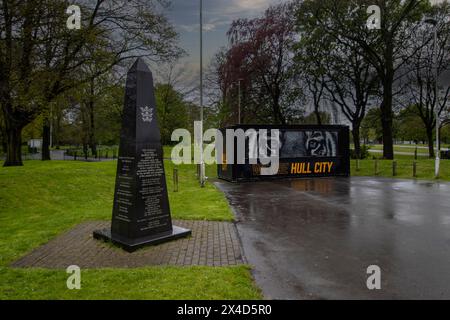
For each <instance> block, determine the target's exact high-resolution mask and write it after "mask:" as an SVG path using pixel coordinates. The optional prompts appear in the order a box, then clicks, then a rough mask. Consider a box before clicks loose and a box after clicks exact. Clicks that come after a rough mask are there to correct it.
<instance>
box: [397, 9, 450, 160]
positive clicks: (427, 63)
mask: <svg viewBox="0 0 450 320" xmlns="http://www.w3.org/2000/svg"><path fill="white" fill-rule="evenodd" d="M431 17H432V18H434V19H435V20H436V22H437V25H436V26H433V25H429V24H423V26H422V27H420V28H418V29H417V30H416V33H415V36H414V37H413V38H411V39H410V41H411V43H410V49H409V50H410V51H412V52H414V55H413V56H412V57H411V58H410V59H409V63H408V65H407V66H406V67H405V68H404V69H405V73H406V75H405V76H404V77H403V78H402V79H400V82H401V83H402V86H403V90H402V94H401V95H400V96H399V99H397V101H398V102H399V103H400V104H402V105H405V106H406V107H409V106H411V105H412V106H414V111H415V113H416V115H417V116H419V117H420V119H421V120H422V124H423V126H424V128H425V130H426V136H427V142H428V152H429V156H430V157H431V158H433V157H434V156H435V152H434V145H433V142H434V134H433V131H434V130H436V110H437V111H438V114H439V116H440V117H442V116H443V115H444V113H445V111H446V106H447V102H448V101H449V98H450V84H449V83H447V82H445V81H443V79H442V75H443V74H444V73H446V72H447V73H448V72H450V25H449V21H448V19H449V17H450V4H449V3H448V2H444V3H442V4H440V5H438V6H436V7H434V8H433V14H432V15H430V18H431ZM435 27H436V28H437V34H438V38H437V40H438V42H437V46H438V49H439V50H438V51H437V56H435V43H434V39H433V35H434V28H435ZM435 61H436V62H437V64H436V66H435ZM436 67H437V75H438V79H436ZM436 81H437V82H438V87H436V85H435V84H436ZM436 89H437V90H436Z"/></svg>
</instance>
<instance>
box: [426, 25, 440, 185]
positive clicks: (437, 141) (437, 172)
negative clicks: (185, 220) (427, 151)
mask: <svg viewBox="0 0 450 320" xmlns="http://www.w3.org/2000/svg"><path fill="white" fill-rule="evenodd" d="M424 22H425V23H428V24H431V25H433V26H434V59H433V60H434V81H435V83H434V85H435V92H436V97H435V100H436V103H435V106H434V111H435V113H436V162H435V166H434V168H435V171H434V175H435V177H436V178H439V171H440V162H441V158H440V157H441V155H440V153H441V150H440V143H439V138H440V137H439V127H440V124H439V122H440V119H439V99H438V96H439V93H438V92H439V91H438V73H439V70H438V54H439V51H438V41H437V27H438V22H437V20H436V19H433V18H429V19H426V20H425V21H424Z"/></svg>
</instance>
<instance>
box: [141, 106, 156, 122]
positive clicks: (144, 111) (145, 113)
mask: <svg viewBox="0 0 450 320" xmlns="http://www.w3.org/2000/svg"><path fill="white" fill-rule="evenodd" d="M140 109H141V116H142V121H144V122H149V123H150V122H152V120H153V109H154V108H150V107H147V106H145V107H143V108H140Z"/></svg>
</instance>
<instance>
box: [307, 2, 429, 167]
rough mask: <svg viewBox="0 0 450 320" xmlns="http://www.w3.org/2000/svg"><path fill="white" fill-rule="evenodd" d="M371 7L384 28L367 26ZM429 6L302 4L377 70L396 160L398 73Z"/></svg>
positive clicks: (386, 134) (387, 138) (389, 155)
mask: <svg viewBox="0 0 450 320" xmlns="http://www.w3.org/2000/svg"><path fill="white" fill-rule="evenodd" d="M371 5H377V6H378V7H379V8H380V11H381V16H380V19H381V25H380V29H375V30H373V29H369V28H368V27H367V22H368V18H369V15H368V14H367V9H368V8H369V6H371ZM429 7H430V6H429V2H428V1H423V0H404V1H403V0H324V1H314V0H305V1H303V2H302V3H301V10H304V11H305V12H308V13H309V14H310V16H311V19H314V21H315V23H316V25H317V26H320V27H321V28H322V29H323V30H325V31H326V32H327V33H328V34H329V35H330V36H332V37H334V39H335V40H336V41H339V42H341V43H343V44H344V45H348V46H352V44H355V43H356V44H357V45H358V46H359V47H360V49H361V54H362V55H363V56H364V58H365V59H366V60H367V62H369V63H370V64H371V65H372V66H373V68H374V69H375V70H376V73H377V75H378V78H379V79H380V83H381V98H382V99H381V104H380V110H381V123H382V127H383V155H384V158H386V159H393V158H394V148H393V95H394V82H395V80H396V77H397V76H399V75H398V71H399V70H401V69H402V68H403V66H404V65H405V64H406V63H407V62H408V58H409V57H408V56H405V49H406V48H405V46H406V45H407V44H408V43H409V42H408V41H407V39H409V38H411V37H412V36H413V34H414V28H417V26H418V25H420V23H421V20H422V17H423V16H424V14H425V13H427V12H428V10H429ZM411 54H413V53H411Z"/></svg>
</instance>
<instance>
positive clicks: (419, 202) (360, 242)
mask: <svg viewBox="0 0 450 320" xmlns="http://www.w3.org/2000/svg"><path fill="white" fill-rule="evenodd" d="M216 184H217V186H218V187H219V188H220V189H221V190H223V191H224V192H225V194H226V196H227V198H228V200H229V202H230V203H231V205H232V208H233V210H234V211H235V213H236V216H237V219H238V220H239V222H238V223H237V226H238V230H239V234H240V236H241V239H242V242H243V245H244V251H245V254H246V257H247V260H248V262H249V264H251V265H253V266H254V275H255V279H256V281H257V283H258V285H259V286H260V287H261V288H262V290H263V292H264V294H265V296H266V297H267V298H270V299H371V298H375V299H431V298H435V299H442V298H446V299H449V298H450V184H445V183H440V184H438V183H430V182H419V181H408V180H391V179H374V178H360V177H355V178H351V179H346V178H336V179H335V178H332V179H308V180H292V181H273V182H257V183H256V182H255V183H243V184H230V183H227V182H222V181H220V182H217V183H216ZM370 265H378V266H380V268H381V270H382V279H381V280H382V289H381V290H379V291H370V290H368V289H367V286H366V280H367V277H368V275H367V274H366V270H367V267H368V266H370Z"/></svg>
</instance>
